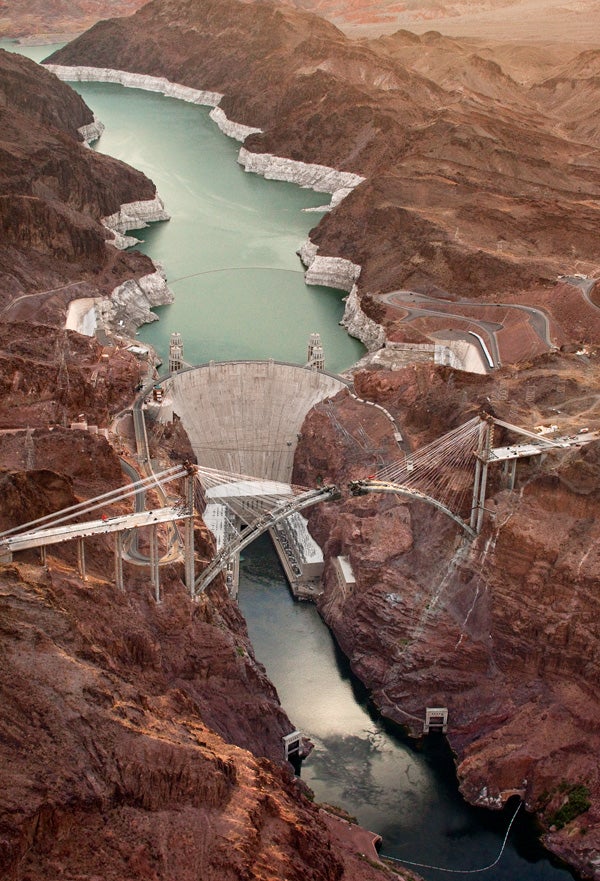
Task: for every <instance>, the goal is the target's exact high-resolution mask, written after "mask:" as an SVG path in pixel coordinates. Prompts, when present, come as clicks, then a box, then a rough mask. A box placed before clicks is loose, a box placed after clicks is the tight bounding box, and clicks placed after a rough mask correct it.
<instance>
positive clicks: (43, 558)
mask: <svg viewBox="0 0 600 881" xmlns="http://www.w3.org/2000/svg"><path fill="white" fill-rule="evenodd" d="M40 563H41V564H42V566H44V567H45V566H46V545H40Z"/></svg>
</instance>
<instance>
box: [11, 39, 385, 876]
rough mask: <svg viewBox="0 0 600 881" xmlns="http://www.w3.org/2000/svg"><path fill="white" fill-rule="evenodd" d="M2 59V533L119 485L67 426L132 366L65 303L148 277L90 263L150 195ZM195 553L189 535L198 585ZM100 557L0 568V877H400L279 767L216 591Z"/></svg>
mask: <svg viewBox="0 0 600 881" xmlns="http://www.w3.org/2000/svg"><path fill="white" fill-rule="evenodd" d="M6 56H7V53H0V83H1V84H2V86H1V88H2V89H3V98H4V100H3V101H2V107H1V109H0V114H1V121H2V129H1V134H0V146H1V149H2V154H3V162H2V166H1V171H0V176H1V177H2V187H3V196H2V197H1V199H0V202H2V210H1V212H0V217H1V223H2V237H1V244H0V271H1V273H2V276H1V280H2V283H1V285H0V287H2V290H3V294H4V300H3V302H2V304H1V306H2V311H1V313H0V317H1V322H0V394H1V395H2V410H1V415H0V498H1V500H2V501H1V504H0V531H4V530H6V529H10V528H12V527H14V526H15V525H16V524H19V523H27V522H30V521H32V520H34V519H37V518H39V517H43V516H45V515H46V514H48V513H51V512H54V511H56V510H59V509H61V508H64V507H67V506H70V505H73V504H75V503H77V502H79V501H81V500H83V499H87V498H91V497H93V496H96V495H99V494H101V493H106V492H108V491H109V490H110V489H112V488H115V487H118V486H121V485H123V484H124V483H126V478H125V476H124V473H123V470H122V458H123V459H125V460H126V461H127V462H128V463H129V468H130V469H133V470H134V471H135V468H136V464H137V462H136V459H135V454H134V450H135V445H134V443H133V442H132V441H131V438H130V437H129V435H128V433H127V431H126V430H124V432H123V434H122V435H121V436H119V437H116V436H115V435H114V434H112V433H109V432H108V430H107V429H106V428H105V429H104V434H106V435H107V436H108V437H110V439H111V443H109V441H108V440H107V437H105V436H104V434H103V433H97V434H96V433H94V429H95V425H90V430H89V431H84V430H70V429H68V428H67V427H66V426H67V425H68V424H69V422H71V421H72V420H73V419H76V420H79V421H81V420H87V422H88V423H98V424H100V425H101V426H108V425H110V424H111V422H112V419H113V417H114V415H115V413H116V412H118V411H121V410H123V409H125V408H127V406H128V405H130V403H131V399H132V394H133V390H134V388H135V386H136V385H137V384H138V382H139V380H140V378H141V377H142V376H143V377H144V378H145V375H146V371H147V366H148V365H147V364H146V363H145V362H144V363H142V362H139V361H138V360H137V359H136V358H135V357H134V355H133V354H132V353H131V352H129V351H128V350H127V348H126V347H123V346H122V345H120V343H122V342H123V340H120V339H116V340H113V343H117V344H119V345H118V346H114V345H110V344H107V345H104V346H102V345H100V343H99V342H97V341H96V340H95V339H93V338H88V337H83V336H80V335H78V334H77V333H75V332H73V331H66V330H65V329H64V327H63V325H64V317H65V311H66V306H67V304H68V302H69V300H70V299H72V298H73V297H81V296H82V295H86V296H101V295H105V294H108V293H110V292H111V290H112V289H113V288H114V287H115V285H117V284H119V282H122V281H125V280H127V279H131V278H136V277H138V276H139V275H143V274H146V273H148V272H149V271H152V269H153V266H152V264H151V263H150V262H149V261H148V260H147V259H146V258H144V257H141V256H140V255H136V254H135V253H132V254H123V253H122V252H120V251H118V250H116V249H115V248H114V247H113V246H112V245H109V244H107V239H108V238H109V237H110V236H109V233H108V231H107V230H106V229H105V228H104V227H103V225H102V224H101V223H100V218H101V217H102V216H104V215H105V214H107V213H112V212H115V211H117V210H118V208H119V206H120V204H121V203H122V202H131V201H138V200H144V199H152V198H153V197H154V195H155V191H154V186H153V185H152V184H151V182H150V181H148V180H147V179H146V178H144V177H143V176H142V175H138V174H137V173H136V172H134V171H133V170H132V169H130V168H128V167H126V166H124V165H122V164H121V163H116V162H113V161H112V160H109V159H106V158H104V157H95V155H94V154H93V153H92V152H91V151H89V150H87V149H86V148H85V147H84V146H83V144H81V143H80V141H79V139H78V134H77V129H78V128H79V127H80V126H81V125H86V124H88V123H89V122H90V120H91V114H90V113H89V111H88V110H87V108H85V106H84V105H82V103H81V102H80V100H79V98H77V97H76V96H75V95H74V94H73V93H72V92H71V90H70V89H68V88H67V87H65V86H64V85H63V84H61V83H59V82H58V80H56V79H55V78H54V76H52V75H49V74H48V73H47V72H46V71H43V70H39V69H38V68H37V67H36V66H34V65H33V64H31V63H30V62H27V61H26V60H25V59H19V58H17V57H15V56H8V57H6ZM107 342H109V341H107ZM129 421H130V417H129ZM127 422H128V417H127V415H126V414H125V415H124V416H122V417H121V418H120V419H119V424H121V423H125V424H127ZM111 444H112V445H111ZM150 444H151V450H152V456H153V458H155V459H158V460H160V461H162V462H164V463H166V464H172V463H173V462H175V461H183V460H186V459H190V458H191V455H192V452H191V448H190V446H189V443H188V442H187V439H186V438H185V437H184V436H183V434H182V432H181V430H180V428H178V427H177V426H171V427H169V428H168V429H167V430H163V431H161V433H160V436H158V435H156V436H151V438H150ZM105 505H106V508H108V505H107V504H106V503H105ZM115 510H116V511H117V512H119V513H125V512H126V511H128V510H131V504H129V505H127V504H125V503H121V505H120V506H119V508H118V509H115V508H114V507H113V508H108V511H109V512H110V513H111V514H112V513H114V512H115ZM104 513H105V514H106V510H104ZM160 541H161V547H162V546H163V543H164V536H161V539H160ZM213 542H214V540H213V537H212V535H211V534H210V533H209V532H208V530H207V529H206V527H205V526H204V524H203V523H202V522H201V521H200V520H198V522H197V524H196V530H195V547H196V557H197V563H198V565H200V564H201V563H205V562H206V561H207V559H208V558H209V556H210V555H212V554H213V553H214V544H213ZM140 547H141V548H142V550H143V549H144V547H145V545H144V539H143V537H142V539H141V543H140ZM113 555H114V548H113V546H112V543H111V542H110V540H109V539H108V537H107V536H101V537H96V538H91V539H89V540H87V541H86V551H85V557H86V572H87V577H86V579H85V580H83V579H82V578H80V577H79V576H78V575H77V574H76V572H77V552H76V549H75V547H74V546H73V545H72V544H71V543H66V544H64V545H60V546H55V547H54V548H53V549H51V551H50V552H49V554H48V557H47V565H46V566H43V565H41V562H40V558H39V555H38V552H37V551H24V552H22V553H20V554H19V555H18V559H17V560H15V561H14V562H10V563H6V562H3V563H0V632H1V640H0V643H1V645H0V655H1V657H2V663H1V664H0V700H1V703H2V714H1V719H0V793H1V795H0V875H1V876H2V877H3V878H6V879H10V881H25V879H29V881H36V879H40V881H41V879H47V878H50V877H59V876H60V877H65V878H66V877H68V878H73V879H74V878H84V877H85V878H100V877H102V878H105V879H122V878H124V877H127V878H131V879H136V878H139V879H148V878H155V879H165V881H167V879H172V878H173V877H177V878H180V879H190V881H191V879H198V878H199V877H201V878H202V879H205V881H223V879H232V881H233V879H239V878H242V877H244V878H256V879H265V881H267V879H269V881H270V879H272V878H273V877H278V878H284V877H286V878H289V879H297V881H304V879H313V881H343V879H345V881H375V879H380V878H381V877H382V873H385V874H387V875H388V877H390V878H398V877H399V876H398V875H396V874H395V873H392V872H391V871H388V870H387V869H385V868H384V867H379V868H376V867H375V866H373V865H369V862H368V860H365V858H364V857H362V856H361V854H364V853H365V852H368V853H369V854H370V856H371V857H375V852H374V850H373V846H372V838H371V836H369V834H368V833H366V832H365V831H364V830H357V829H356V827H353V826H351V825H350V824H349V823H347V822H342V821H340V820H338V819H336V818H333V817H331V816H330V815H325V814H324V812H323V811H321V810H320V809H319V808H318V806H315V805H313V804H312V803H311V801H310V799H309V798H308V797H307V794H306V792H305V790H304V788H303V786H302V785H301V784H300V783H299V782H298V781H297V780H296V778H295V777H294V776H293V774H292V773H291V769H290V767H289V766H287V765H285V764H284V763H283V760H282V758H283V757H282V744H281V737H282V735H283V734H287V733H289V732H290V731H291V730H292V729H293V725H292V723H291V721H290V720H289V719H288V718H287V717H286V715H285V713H284V712H283V710H282V709H281V707H280V704H279V701H278V698H277V695H276V693H275V690H274V688H273V686H272V685H271V683H270V682H269V681H268V679H267V678H266V675H265V672H264V669H263V668H262V667H261V666H260V665H259V664H258V663H257V662H256V660H255V658H254V654H253V650H252V647H251V645H250V643H249V640H248V636H247V632H246V628H245V624H244V621H243V619H242V617H241V615H240V613H239V610H238V609H237V606H236V605H235V604H234V603H232V602H231V600H230V599H229V597H228V594H227V592H226V590H225V589H224V586H223V585H222V584H218V583H217V584H215V585H214V586H213V587H211V589H210V591H208V592H207V593H206V594H205V595H204V596H203V597H202V598H201V600H200V601H198V602H192V601H191V600H190V598H189V595H188V594H187V591H186V589H185V588H184V586H183V583H182V565H181V564H180V563H173V564H172V565H170V566H165V567H162V568H161V587H162V592H163V594H162V602H161V603H160V604H157V603H155V601H154V599H153V596H154V591H153V588H152V586H151V585H150V584H149V580H148V574H147V569H146V568H143V567H139V566H137V565H133V564H130V563H127V562H125V563H124V582H125V590H124V591H123V592H120V591H117V590H116V589H115V585H114V583H113V580H112V578H111V571H112V564H113Z"/></svg>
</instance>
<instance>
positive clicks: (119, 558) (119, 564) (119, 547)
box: [115, 532, 123, 590]
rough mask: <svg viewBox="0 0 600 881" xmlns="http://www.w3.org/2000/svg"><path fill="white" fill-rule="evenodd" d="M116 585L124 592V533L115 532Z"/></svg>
mask: <svg viewBox="0 0 600 881" xmlns="http://www.w3.org/2000/svg"><path fill="white" fill-rule="evenodd" d="M115 585H116V587H117V590H123V533H122V532H115Z"/></svg>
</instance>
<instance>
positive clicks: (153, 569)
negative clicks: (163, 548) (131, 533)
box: [150, 526, 160, 603]
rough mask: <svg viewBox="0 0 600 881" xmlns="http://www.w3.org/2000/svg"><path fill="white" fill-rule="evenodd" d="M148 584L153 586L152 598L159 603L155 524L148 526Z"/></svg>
mask: <svg viewBox="0 0 600 881" xmlns="http://www.w3.org/2000/svg"><path fill="white" fill-rule="evenodd" d="M150 584H152V585H153V587H154V598H155V600H156V602H157V603H160V575H159V569H158V532H157V529H156V526H151V527H150Z"/></svg>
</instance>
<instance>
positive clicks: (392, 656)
mask: <svg viewBox="0 0 600 881" xmlns="http://www.w3.org/2000/svg"><path fill="white" fill-rule="evenodd" d="M598 370H599V366H598V354H597V352H595V353H594V354H593V355H592V358H591V361H590V362H589V363H588V366H587V367H586V368H585V370H584V371H583V374H582V373H580V369H579V364H578V363H577V357H576V356H567V355H564V356H561V355H557V354H556V355H553V356H551V357H547V358H545V359H538V361H537V362H536V363H535V364H533V365H530V367H529V368H528V369H527V370H523V371H520V372H517V371H514V370H510V371H509V370H505V371H503V372H502V373H501V374H500V375H499V376H498V378H497V379H491V378H490V377H475V376H468V375H465V374H460V373H457V372H455V371H452V370H449V369H448V368H434V367H432V366H431V365H427V364H420V365H411V366H409V367H407V368H405V369H404V370H398V371H396V372H393V373H392V372H390V371H386V370H381V369H379V370H372V371H369V370H367V371H361V372H359V373H357V374H356V375H355V386H356V389H357V391H358V393H359V394H360V396H361V397H363V398H366V399H368V400H370V401H373V402H377V403H379V404H382V405H384V406H385V407H386V408H387V409H388V410H389V411H390V412H391V414H392V416H394V418H395V419H396V420H397V422H398V424H399V426H400V429H401V432H402V435H403V438H404V441H403V442H404V444H408V448H409V449H415V448H418V447H421V446H423V445H424V444H426V443H428V442H430V441H432V440H433V439H434V438H435V437H437V436H439V435H441V434H442V433H443V432H444V431H446V430H447V429H448V428H450V427H455V426H457V425H459V424H461V423H462V422H464V421H466V419H468V418H470V417H471V416H472V415H473V414H474V413H476V412H477V410H478V409H479V408H481V409H482V410H483V409H487V410H490V409H493V411H494V412H495V413H496V414H497V415H498V417H499V418H503V419H507V420H508V421H510V422H514V423H517V424H531V420H532V418H533V420H535V421H536V422H539V423H545V422H548V421H549V420H552V421H554V420H556V419H558V421H559V422H560V424H561V427H562V430H563V431H568V430H569V428H568V426H569V425H573V422H575V423H576V424H577V423H579V424H580V425H582V424H583V420H589V418H590V416H593V412H594V408H595V403H594V402H595V395H594V391H593V390H594V388H595V385H596V383H597V376H598ZM559 400H560V405H561V410H562V414H561V415H558V416H557V415H556V409H555V407H554V405H555V404H556V403H558V401H559ZM586 402H587V403H586ZM584 406H587V407H588V408H591V409H588V410H587V412H585V413H583V411H582V407H584ZM333 407H334V411H335V418H333V417H332V416H331V414H330V412H329V411H327V410H325V409H324V408H315V410H313V412H312V413H311V414H310V415H309V417H308V418H307V420H306V422H305V424H304V425H303V428H302V441H301V443H300V444H299V449H298V453H297V457H296V469H295V472H294V480H297V481H299V482H301V483H308V484H310V482H311V481H314V480H315V478H316V475H322V478H323V479H324V480H325V479H326V480H327V481H330V480H331V481H333V482H335V483H337V484H338V485H344V484H345V483H347V482H348V480H350V479H356V478H357V477H364V476H367V475H368V474H369V473H372V472H373V471H374V470H376V468H377V459H376V454H375V453H374V452H373V453H371V454H370V455H369V454H368V452H367V451H365V445H364V438H363V443H362V444H359V443H358V440H357V442H356V443H355V444H354V445H353V443H352V437H353V432H354V436H356V425H357V424H362V425H363V426H364V425H368V435H369V439H370V445H371V448H372V450H375V449H377V452H378V455H379V456H382V455H383V456H384V459H383V461H384V462H386V461H393V459H394V458H398V455H399V454H398V452H396V453H394V452H393V443H394V436H393V427H392V426H391V425H390V424H389V421H388V420H387V419H385V418H384V417H383V415H381V416H378V415H376V414H375V413H372V415H371V416H370V417H369V418H368V420H367V421H366V422H365V420H366V419H367V417H366V415H363V416H362V417H361V416H359V414H358V413H357V411H356V407H357V404H356V402H355V401H354V400H353V399H351V398H346V397H344V396H343V395H340V396H338V397H337V398H336V399H335V401H334V404H333ZM563 408H564V409H563ZM586 424H587V423H586ZM340 426H341V428H340ZM592 427H598V423H597V421H592ZM344 430H345V431H344ZM345 432H347V434H346V433H345ZM506 438H507V439H508V438H510V435H507V436H506ZM502 440H503V439H502V437H501V436H498V438H497V442H498V444H500V445H501V444H502ZM505 442H506V441H505ZM508 442H510V443H515V442H516V441H515V439H514V437H513V438H512V439H511V440H510V441H508ZM361 449H362V450H363V452H362V454H361V452H360V450H361ZM380 461H381V460H380ZM440 476H441V475H440ZM443 479H445V480H446V482H447V485H448V486H452V484H453V482H454V481H456V480H457V475H455V474H452V473H451V472H449V473H448V474H447V475H445V477H444V478H443ZM490 481H491V482H490V486H489V490H488V498H487V501H486V512H487V513H486V519H485V523H484V530H483V531H482V533H481V534H480V535H479V536H478V537H477V539H476V541H474V542H464V541H462V540H461V537H460V535H459V534H457V527H456V525H455V524H454V523H452V521H451V520H450V519H448V518H446V517H444V515H442V514H440V513H438V512H435V511H434V510H433V509H432V508H430V507H428V506H426V505H424V504H422V503H411V504H407V503H406V501H401V500H400V499H396V498H394V499H392V498H391V497H390V496H382V497H380V498H379V499H378V498H377V497H376V496H373V495H371V496H367V497H362V498H358V499H353V500H346V501H345V502H343V503H340V504H339V505H338V506H337V507H336V506H335V505H334V506H328V507H327V508H325V507H323V508H320V509H318V510H317V509H315V511H313V512H311V514H310V515H309V516H310V528H311V532H312V533H313V535H314V536H315V537H316V538H317V539H318V540H319V542H320V543H321V544H322V546H323V547H324V548H325V556H326V558H327V564H326V574H325V591H324V594H323V595H322V597H321V599H320V600H319V607H320V610H321V613H322V614H323V616H324V618H325V620H326V621H327V623H328V624H329V626H330V627H331V628H332V630H333V632H334V633H335V635H336V638H337V639H338V641H339V643H340V645H341V647H342V648H343V650H344V652H345V653H346V654H347V655H348V657H349V658H350V661H351V664H352V667H353V669H354V671H355V672H356V673H357V675H358V676H359V677H360V678H361V679H362V681H363V682H365V683H366V684H367V686H368V687H369V689H370V691H371V694H372V696H373V699H374V700H375V702H376V703H377V705H378V706H379V707H380V708H381V710H382V712H383V713H384V714H385V715H387V716H389V717H390V718H392V719H394V720H395V721H396V722H398V723H399V724H401V725H404V726H406V727H407V728H408V729H409V730H411V731H412V732H413V733H414V734H415V735H419V734H420V732H421V730H422V723H423V719H424V713H425V708H426V707H428V706H441V707H447V708H448V710H449V729H448V738H449V742H450V744H451V746H452V749H453V751H454V752H455V754H456V761H457V767H458V775H459V780H460V786H461V790H462V792H463V793H464V794H465V796H466V798H468V799H469V801H471V802H473V803H475V804H481V805H484V806H486V807H492V808H496V807H498V806H500V805H501V804H502V803H504V802H505V801H506V800H507V799H508V798H509V797H510V796H511V795H512V794H518V795H519V796H520V797H522V798H523V800H524V801H525V804H526V806H527V808H528V810H531V811H536V812H537V813H538V815H539V817H540V819H541V821H542V823H543V825H544V828H545V834H544V841H545V843H546V844H547V845H548V847H550V849H551V850H553V851H554V852H555V853H557V854H560V855H561V856H563V857H565V858H566V859H567V860H568V861H569V863H571V865H573V866H575V867H576V868H577V869H578V870H579V871H580V872H582V874H583V875H584V877H590V878H598V877H600V874H599V869H598V855H599V853H600V822H599V821H600V777H599V775H598V767H597V762H596V759H595V756H596V755H597V752H598V749H599V748H600V705H599V703H598V694H597V690H596V689H595V686H594V683H595V682H596V681H597V679H598V676H599V674H600V668H599V664H600V655H599V650H598V647H599V645H600V632H599V631H598V616H597V614H596V609H597V604H598V601H597V590H596V585H597V572H598V565H599V564H600V560H599V558H598V548H599V547H600V545H599V538H600V536H599V534H598V528H597V523H598V514H599V505H600V496H599V494H598V486H599V485H600V457H599V452H598V443H597V442H594V443H591V444H590V445H589V446H585V447H581V448H572V449H571V450H570V451H568V452H566V451H558V452H557V453H555V454H552V455H548V457H547V458H546V459H545V460H544V461H543V462H542V463H541V464H540V462H539V461H537V463H536V461H535V460H534V461H532V462H531V463H530V464H526V462H522V463H521V464H520V465H519V469H518V474H517V485H516V488H515V490H514V491H512V492H511V491H508V490H507V489H505V484H503V482H502V477H501V474H500V473H499V472H495V470H494V469H491V471H490ZM470 501H471V499H470V495H468V498H465V505H466V506H467V507H466V508H465V512H467V513H468V505H470ZM339 555H345V556H347V557H348V559H349V560H350V563H351V565H352V569H353V572H354V577H355V579H356V583H355V584H353V585H346V586H344V585H343V584H342V583H341V582H340V579H339V577H338V575H337V574H336V570H335V567H334V565H333V558H334V557H336V556H339ZM567 805H568V808H567V807H566V806H567ZM563 808H564V810H563ZM561 811H562V813H561Z"/></svg>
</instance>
